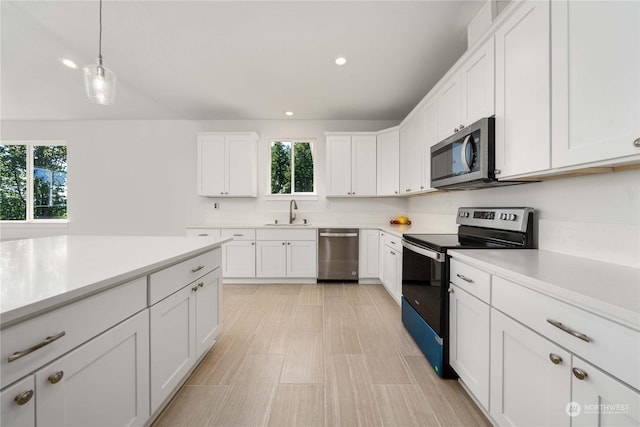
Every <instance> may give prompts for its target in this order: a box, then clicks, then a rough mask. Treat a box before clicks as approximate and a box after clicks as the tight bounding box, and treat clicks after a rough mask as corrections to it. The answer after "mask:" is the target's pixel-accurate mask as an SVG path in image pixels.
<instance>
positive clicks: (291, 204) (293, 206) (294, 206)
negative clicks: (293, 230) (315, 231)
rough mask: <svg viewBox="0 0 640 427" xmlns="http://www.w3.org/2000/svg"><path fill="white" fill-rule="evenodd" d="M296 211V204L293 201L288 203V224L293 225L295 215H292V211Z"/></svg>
mask: <svg viewBox="0 0 640 427" xmlns="http://www.w3.org/2000/svg"><path fill="white" fill-rule="evenodd" d="M294 209H295V210H298V204H297V203H296V201H295V200H293V199H291V201H290V202H289V224H293V221H295V219H296V214H295V213H293V210H294Z"/></svg>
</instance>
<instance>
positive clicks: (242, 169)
mask: <svg viewBox="0 0 640 427" xmlns="http://www.w3.org/2000/svg"><path fill="white" fill-rule="evenodd" d="M257 140H258V135H257V134H255V133H253V132H239V133H200V134H198V194H199V195H201V196H209V197H255V196H256V191H257Z"/></svg>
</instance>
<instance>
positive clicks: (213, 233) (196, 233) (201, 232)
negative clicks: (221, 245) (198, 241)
mask: <svg viewBox="0 0 640 427" xmlns="http://www.w3.org/2000/svg"><path fill="white" fill-rule="evenodd" d="M186 236H187V237H214V238H217V239H219V238H220V229H219V228H187V231H186Z"/></svg>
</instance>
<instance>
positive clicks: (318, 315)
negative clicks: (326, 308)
mask: <svg viewBox="0 0 640 427" xmlns="http://www.w3.org/2000/svg"><path fill="white" fill-rule="evenodd" d="M322 313H323V307H322V305H298V306H296V308H295V316H294V319H293V331H294V332H322V331H323V330H324V326H323V323H324V318H323V314H322Z"/></svg>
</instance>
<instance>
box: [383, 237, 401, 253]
mask: <svg viewBox="0 0 640 427" xmlns="http://www.w3.org/2000/svg"><path fill="white" fill-rule="evenodd" d="M384 244H385V245H387V246H389V247H390V248H392V249H395V250H396V251H401V252H402V238H401V237H396V236H394V235H392V234H389V233H385V235H384Z"/></svg>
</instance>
